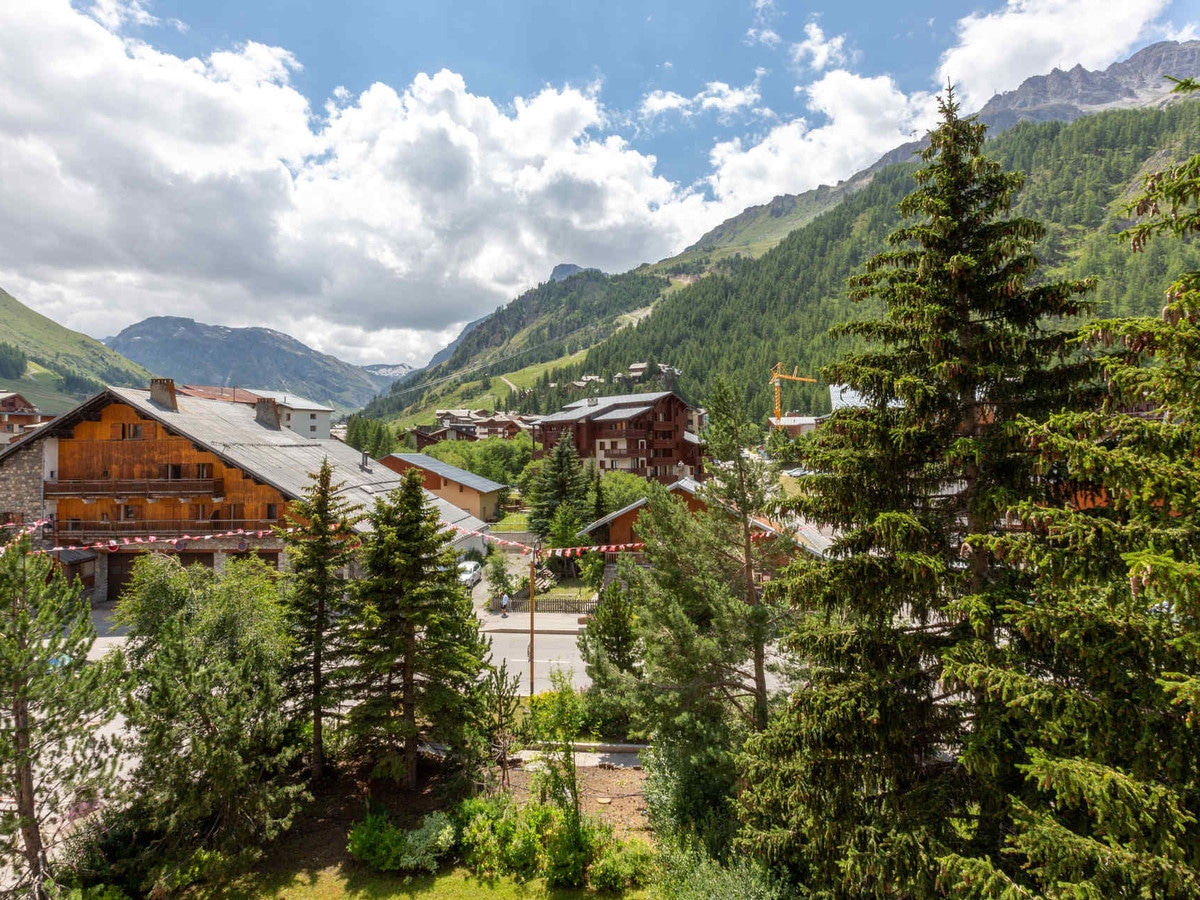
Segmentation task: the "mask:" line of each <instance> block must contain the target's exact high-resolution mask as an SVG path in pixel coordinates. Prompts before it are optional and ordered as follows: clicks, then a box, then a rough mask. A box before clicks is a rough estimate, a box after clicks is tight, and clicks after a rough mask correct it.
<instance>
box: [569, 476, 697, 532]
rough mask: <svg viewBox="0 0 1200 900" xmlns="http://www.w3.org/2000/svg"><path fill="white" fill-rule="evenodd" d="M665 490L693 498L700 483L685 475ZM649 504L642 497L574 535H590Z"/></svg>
mask: <svg viewBox="0 0 1200 900" xmlns="http://www.w3.org/2000/svg"><path fill="white" fill-rule="evenodd" d="M667 490H668V491H675V490H680V491H684V492H685V493H688V494H691V495H692V496H695V494H696V491H698V490H700V482H698V481H697V480H696V479H695V478H693V477H692V476H690V475H687V476H685V477H683V478H680V479H679V480H678V481H676V482H675V483H674V484H672V485H670V486H669V487H668V488H667ZM649 502H650V501H649V500H647V499H646V498H645V497H642V498H641V499H640V500H634V501H633V502H632V503H630V504H629V505H628V506H622V507H621V508H620V509H618V510H617V511H616V512H611V513H609V514H608V515H607V516H605V517H604V518H602V519H597V520H596V521H595V522H592V523H591V524H590V525H587V526H586V527H584V528H581V529H580V530H579V531H577V532H576V533H575V536H576V537H583V536H584V535H585V534H591V533H592V532H593V531H595V530H596V529H597V528H600V527H601V526H602V525H607V524H609V523H610V522H612V521H613V520H614V519H616V518H617V517H618V516H623V515H625V513H627V512H632V511H633V510H635V509H640V508H641V507H643V506H645V505H646V504H647V503H649Z"/></svg>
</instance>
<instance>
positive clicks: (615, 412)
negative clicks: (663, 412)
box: [592, 406, 654, 422]
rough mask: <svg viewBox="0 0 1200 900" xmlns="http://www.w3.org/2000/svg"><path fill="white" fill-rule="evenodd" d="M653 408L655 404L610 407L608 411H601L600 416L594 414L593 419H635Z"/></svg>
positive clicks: (605, 420) (614, 420)
mask: <svg viewBox="0 0 1200 900" xmlns="http://www.w3.org/2000/svg"><path fill="white" fill-rule="evenodd" d="M652 409H654V407H653V406H622V407H619V408H617V409H610V410H609V411H608V412H603V413H600V415H598V416H592V421H593V422H621V421H624V420H626V419H633V418H635V417H637V416H640V415H641V414H642V413H646V412H650V410H652Z"/></svg>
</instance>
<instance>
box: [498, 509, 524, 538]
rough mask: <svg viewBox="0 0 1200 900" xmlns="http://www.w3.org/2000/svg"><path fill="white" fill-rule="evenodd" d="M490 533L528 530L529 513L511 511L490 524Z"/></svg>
mask: <svg viewBox="0 0 1200 900" xmlns="http://www.w3.org/2000/svg"><path fill="white" fill-rule="evenodd" d="M491 530H492V534H496V533H502V532H506V531H509V532H512V531H528V530H529V513H523V512H511V513H507V514H506V515H505V516H504V518H503V519H501V520H500V521H499V522H496V523H495V524H494V525H493V526H492V529H491Z"/></svg>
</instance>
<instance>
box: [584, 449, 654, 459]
mask: <svg viewBox="0 0 1200 900" xmlns="http://www.w3.org/2000/svg"><path fill="white" fill-rule="evenodd" d="M596 452H597V453H598V454H599V455H600V456H601V457H603V458H605V459H628V458H629V457H631V456H645V455H646V451H645V449H642V450H639V449H637V448H636V447H629V448H626V449H624V450H597V451H596Z"/></svg>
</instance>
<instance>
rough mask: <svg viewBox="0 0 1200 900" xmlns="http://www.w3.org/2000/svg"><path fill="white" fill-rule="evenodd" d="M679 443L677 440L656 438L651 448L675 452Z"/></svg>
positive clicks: (651, 443)
mask: <svg viewBox="0 0 1200 900" xmlns="http://www.w3.org/2000/svg"><path fill="white" fill-rule="evenodd" d="M677 443H678V441H676V440H675V438H655V439H654V440H652V441H651V442H650V446H651V447H653V448H654V449H655V450H673V449H675V445H676V444H677Z"/></svg>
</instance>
